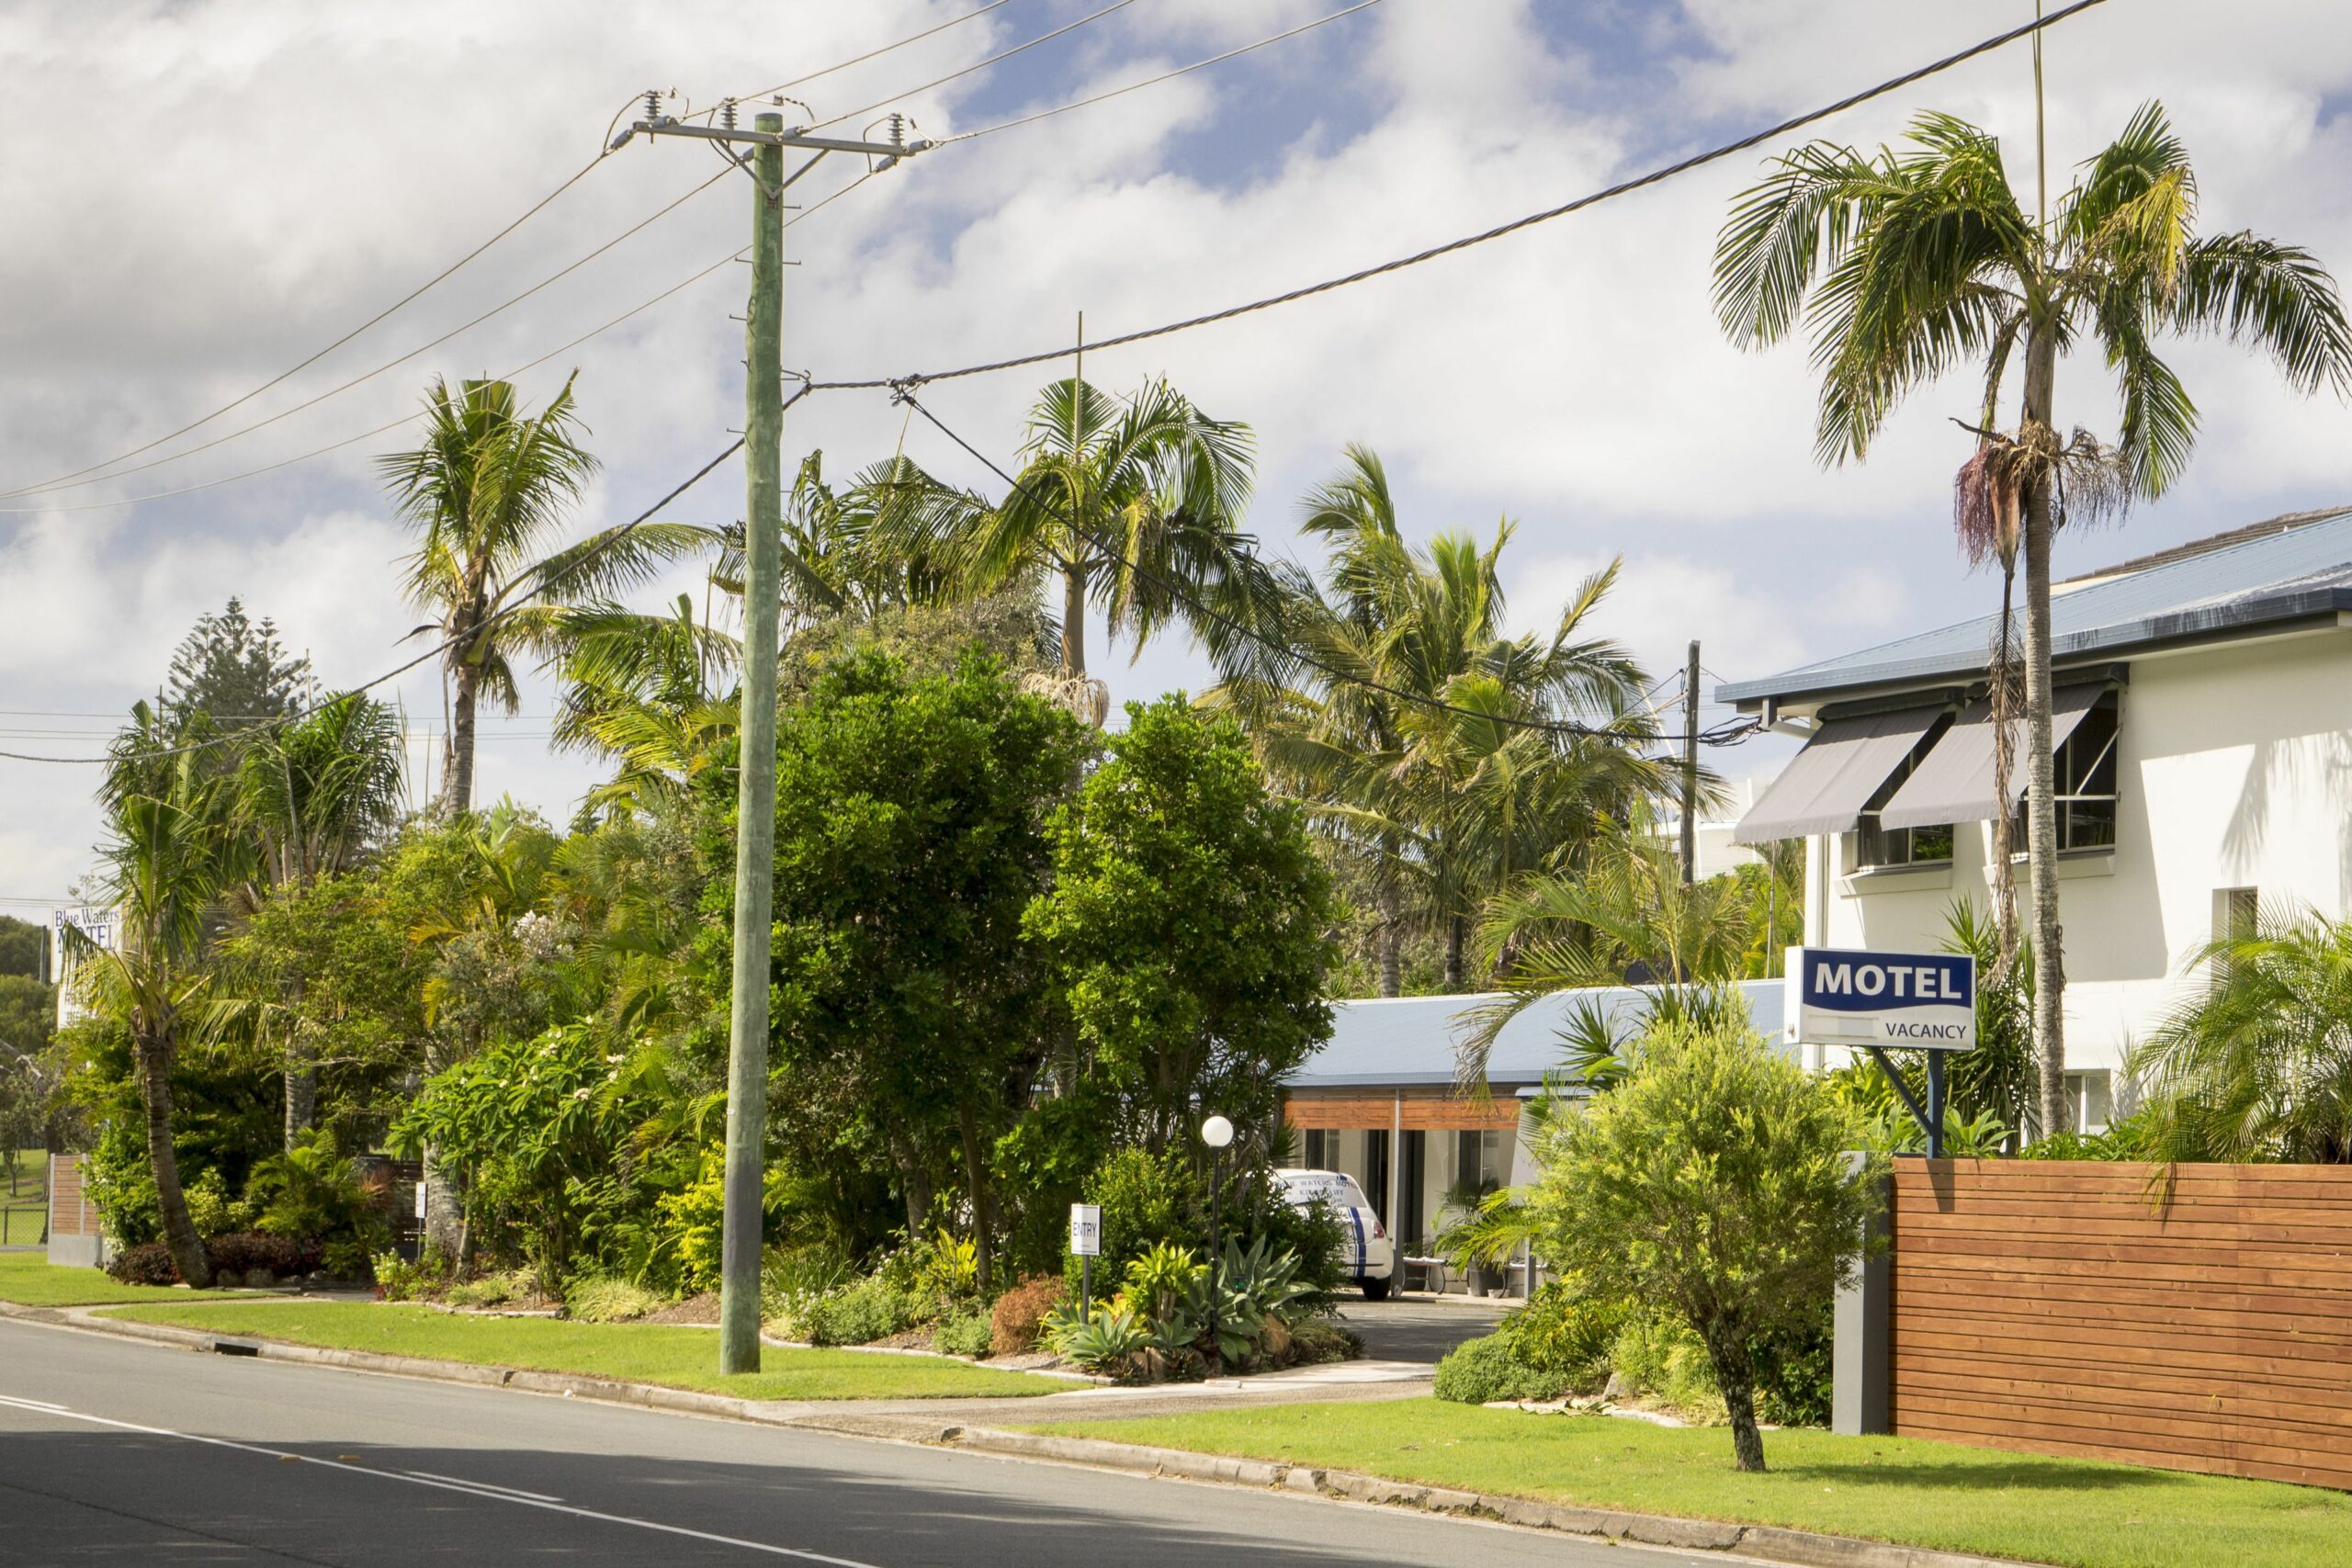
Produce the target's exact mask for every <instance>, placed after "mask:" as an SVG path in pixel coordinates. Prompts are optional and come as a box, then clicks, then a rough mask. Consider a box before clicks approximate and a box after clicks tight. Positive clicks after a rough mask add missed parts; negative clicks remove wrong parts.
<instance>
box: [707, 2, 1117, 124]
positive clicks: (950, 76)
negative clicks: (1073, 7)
mask: <svg viewBox="0 0 2352 1568" xmlns="http://www.w3.org/2000/svg"><path fill="white" fill-rule="evenodd" d="M1135 3H1136V0H1112V3H1111V4H1110V5H1108V6H1103V8H1102V9H1101V10H1099V11H1095V12H1092V13H1091V14H1089V15H1087V16H1083V17H1079V18H1078V20H1076V21H1074V22H1065V23H1063V24H1062V25H1061V26H1060V27H1058V28H1055V29H1054V30H1053V31H1052V32H1049V33H1039V34H1038V35H1037V36H1036V37H1035V38H1033V39H1030V40H1029V41H1028V42H1026V43H1016V44H1014V45H1013V46H1012V48H1011V49H1008V50H1002V51H999V52H997V53H995V54H991V55H989V57H988V58H987V59H986V60H983V61H979V62H976V63H974V64H971V65H967V66H965V67H964V68H963V69H962V70H960V71H950V72H949V73H947V74H946V75H944V76H938V77H933V79H932V80H931V81H928V82H925V83H924V84H923V85H922V86H920V87H909V88H908V89H907V90H906V91H904V92H902V93H893V94H891V95H890V96H888V97H887V98H876V99H875V100H874V102H872V103H870V104H867V105H865V107H862V108H854V109H851V110H848V111H847V112H846V113H842V114H837V115H835V116H833V118H831V119H820V120H819V121H818V122H817V123H816V124H814V125H812V126H809V128H808V129H809V130H824V129H825V127H827V126H829V125H839V124H841V122H842V121H843V120H845V119H855V118H857V117H858V116H859V115H862V114H872V113H873V112H874V111H875V110H876V109H886V108H888V107H890V106H891V105H892V104H895V103H897V102H899V100H900V99H902V98H911V97H913V96H915V95H916V94H918V93H928V92H930V91H931V90H932V89H933V87H944V86H945V85H947V84H948V83H950V82H954V81H957V80H960V79H961V78H963V77H966V76H969V75H970V74H971V73H973V72H975V71H985V70H987V69H988V68H989V66H991V65H994V64H996V63H997V62H1000V61H1004V60H1010V59H1012V57H1013V56H1014V55H1016V54H1020V53H1023V51H1028V50H1032V49H1035V48H1036V47H1037V46H1038V45H1039V44H1041V43H1051V42H1053V41H1054V39H1057V38H1059V37H1061V36H1062V35H1063V34H1064V33H1072V32H1076V31H1077V30H1078V29H1079V28H1082V27H1084V26H1086V25H1087V24H1088V23H1089V22H1099V21H1101V20H1102V19H1103V17H1107V16H1109V15H1110V14H1111V13H1112V12H1114V11H1124V10H1125V9H1126V8H1127V7H1128V6H1132V5H1134V4H1135ZM754 96H756V95H754Z"/></svg>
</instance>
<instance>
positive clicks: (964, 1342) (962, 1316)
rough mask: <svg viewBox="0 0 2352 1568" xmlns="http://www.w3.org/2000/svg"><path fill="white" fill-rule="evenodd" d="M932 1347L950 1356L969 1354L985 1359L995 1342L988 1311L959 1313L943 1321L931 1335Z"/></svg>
mask: <svg viewBox="0 0 2352 1568" xmlns="http://www.w3.org/2000/svg"><path fill="white" fill-rule="evenodd" d="M931 1343H932V1348H933V1349H936V1350H944V1351H945V1352H946V1353H947V1354H948V1355H950V1356H969V1357H970V1358H971V1359H973V1360H976V1361H978V1360H983V1359H986V1358H987V1356H988V1354H989V1347H990V1346H991V1345H993V1344H994V1343H995V1332H994V1329H993V1326H992V1325H990V1323H989V1316H988V1314H986V1313H980V1312H967V1313H958V1314H956V1315H955V1316H953V1317H950V1318H947V1319H944V1321H942V1322H941V1324H940V1325H939V1327H938V1329H937V1330H936V1331H935V1332H933V1335H932V1337H931Z"/></svg>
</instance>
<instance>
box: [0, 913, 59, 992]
mask: <svg viewBox="0 0 2352 1568" xmlns="http://www.w3.org/2000/svg"><path fill="white" fill-rule="evenodd" d="M48 953H49V932H48V931H44V930H43V929H42V928H40V926H37V925H35V924H33V923H32V922H31V921H30V920H20V919H17V917H16V916H14V915H0V975H22V976H25V977H26V978H27V979H31V980H38V979H40V976H41V974H42V971H44V970H45V969H46V968H48V964H47V961H46V960H47V954H48Z"/></svg>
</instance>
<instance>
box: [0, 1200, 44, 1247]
mask: <svg viewBox="0 0 2352 1568" xmlns="http://www.w3.org/2000/svg"><path fill="white" fill-rule="evenodd" d="M48 1217H49V1205H47V1204H46V1203H26V1204H23V1205H21V1206H11V1205H9V1204H8V1203H7V1202H6V1201H5V1200H0V1247H30V1246H32V1245H34V1244H35V1243H36V1242H38V1241H40V1228H41V1223H42V1222H43V1221H44V1220H46V1219H47V1218H48Z"/></svg>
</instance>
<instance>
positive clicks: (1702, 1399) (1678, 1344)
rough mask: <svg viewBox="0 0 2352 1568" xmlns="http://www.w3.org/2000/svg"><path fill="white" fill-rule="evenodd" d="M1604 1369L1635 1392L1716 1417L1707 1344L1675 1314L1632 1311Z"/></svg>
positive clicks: (1719, 1402)
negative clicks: (1607, 1368) (1607, 1366)
mask: <svg viewBox="0 0 2352 1568" xmlns="http://www.w3.org/2000/svg"><path fill="white" fill-rule="evenodd" d="M1609 1369H1610V1371H1612V1372H1614V1373H1615V1374H1616V1375H1617V1377H1618V1378H1619V1379H1620V1380H1621V1381H1623V1382H1624V1384H1625V1385H1626V1386H1627V1387H1628V1388H1630V1389H1632V1390H1634V1392H1635V1393H1645V1394H1647V1395H1649V1396H1650V1397H1651V1398H1652V1399H1654V1400H1656V1401H1657V1402H1658V1403H1659V1404H1664V1405H1668V1406H1669V1407H1670V1408H1672V1409H1674V1410H1676V1411H1678V1412H1679V1413H1681V1414H1683V1415H1685V1416H1691V1417H1694V1418H1698V1419H1705V1420H1722V1419H1723V1418H1724V1402H1723V1396H1722V1395H1721V1394H1720V1393H1717V1392H1716V1390H1715V1371H1714V1365H1713V1362H1711V1361H1709V1360H1708V1359H1707V1347H1706V1346H1705V1344H1703V1343H1702V1341H1701V1340H1700V1338H1699V1337H1698V1335H1696V1334H1694V1333H1693V1332H1691V1328H1690V1327H1689V1325H1686V1324H1684V1323H1683V1322H1682V1321H1681V1320H1680V1319H1679V1318H1674V1317H1668V1316H1666V1315H1664V1314H1642V1313H1636V1314H1634V1315H1632V1316H1630V1317H1628V1318H1627V1319H1626V1320H1625V1326H1624V1327H1623V1328H1622V1329H1620V1330H1619V1331H1618V1334H1617V1338H1616V1341H1615V1343H1613V1344H1612V1345H1611V1346H1610V1348H1609Z"/></svg>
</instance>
